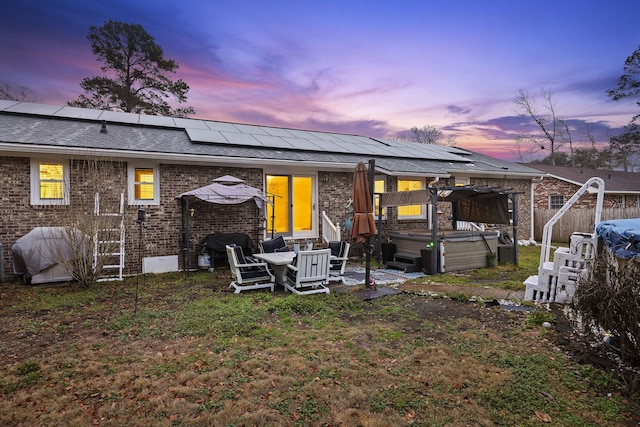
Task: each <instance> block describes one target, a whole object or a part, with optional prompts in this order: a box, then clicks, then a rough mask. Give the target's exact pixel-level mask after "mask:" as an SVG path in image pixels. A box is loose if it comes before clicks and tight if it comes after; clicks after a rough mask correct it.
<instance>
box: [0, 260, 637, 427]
mask: <svg viewBox="0 0 640 427" xmlns="http://www.w3.org/2000/svg"><path fill="white" fill-rule="evenodd" d="M535 265H536V266H537V260H536V262H535ZM509 268H511V270H510V272H509V273H508V274H507V275H506V276H509V277H507V279H508V280H509V281H515V280H516V279H515V275H516V274H527V275H528V274H530V272H529V271H527V270H528V267H527V268H523V267H522V266H521V267H518V268H516V267H513V266H512V267H506V266H499V267H495V268H494V269H489V270H494V273H495V274H501V273H500V272H501V271H502V270H503V269H509ZM533 270H534V271H535V267H534V268H533ZM476 274H479V273H474V274H473V275H472V274H470V273H469V276H468V277H470V278H469V282H468V283H474V282H475V281H479V282H480V281H482V280H485V279H482V278H479V279H475V277H477V276H476ZM483 274H488V273H486V272H485V273H483ZM447 276H449V275H443V276H442V277H440V278H439V279H442V280H446V277H447ZM452 277H454V276H452ZM455 277H460V276H455ZM495 277H496V276H495V275H494V279H492V280H494V281H496V279H495ZM507 279H506V280H507ZM456 280H458V279H456ZM465 280H466V279H465ZM487 280H489V279H487ZM518 280H519V279H518ZM498 281H499V282H501V280H498ZM229 282H230V276H229V272H228V269H224V268H219V269H216V271H215V272H213V273H208V272H197V273H192V274H190V275H189V277H188V278H187V277H185V276H184V275H183V274H163V275H157V276H149V275H147V276H144V277H137V278H136V277H133V278H127V279H126V280H125V281H124V282H106V283H100V284H97V285H94V286H92V287H90V288H88V289H82V288H80V287H78V286H75V285H73V284H72V285H69V286H54V287H37V286H34V287H24V286H22V285H20V284H19V283H18V282H15V283H9V284H2V285H0V356H1V357H2V360H3V362H4V363H3V365H2V368H0V425H7V426H10V425H11V426H21V425H24V426H32V425H47V426H49V425H100V426H124V425H126V426H149V425H154V426H254V425H255V426H405V425H406V426H409V425H411V426H457V425H460V426H469V425H473V426H492V425H509V426H511V425H519V426H534V425H535V426H539V425H541V424H548V425H562V426H604V425H607V426H626V425H635V423H637V422H638V421H639V420H640V419H639V418H637V414H638V400H637V396H636V395H633V394H632V393H630V392H629V390H630V389H631V387H630V385H629V384H626V383H623V382H621V381H620V380H619V379H617V378H616V377H615V376H613V375H612V374H611V373H610V372H607V371H604V370H601V369H598V368H596V367H594V366H592V365H588V364H581V363H578V361H577V359H576V358H574V357H572V355H571V354H569V353H565V352H564V351H563V350H562V347H561V346H559V345H558V338H559V336H558V332H557V331H556V330H555V328H550V329H545V328H543V327H542V326H541V324H542V322H543V321H550V322H552V323H554V322H556V321H558V320H559V319H557V318H556V317H554V314H552V313H551V312H549V311H547V310H545V309H544V307H540V308H538V309H536V310H535V311H532V312H523V311H507V310H504V309H502V308H500V307H495V306H490V305H488V304H484V303H478V302H469V301H467V300H460V299H455V298H446V297H428V296H423V295H419V294H416V293H403V294H399V295H394V296H387V297H383V298H378V299H374V300H370V301H362V300H360V299H359V298H357V296H356V292H355V291H357V290H359V289H358V287H354V289H352V290H347V291H345V292H332V293H331V294H330V295H312V296H302V297H301V296H294V295H290V294H285V293H284V292H282V291H281V290H278V291H277V292H275V293H273V294H272V293H269V292H268V291H252V292H245V293H242V294H240V295H236V294H232V293H231V292H230V290H229V289H228V284H229ZM501 283H502V282H501ZM500 286H502V285H500ZM505 286H512V285H511V284H509V285H505ZM136 288H138V289H139V293H138V295H139V297H138V299H137V304H136Z"/></svg>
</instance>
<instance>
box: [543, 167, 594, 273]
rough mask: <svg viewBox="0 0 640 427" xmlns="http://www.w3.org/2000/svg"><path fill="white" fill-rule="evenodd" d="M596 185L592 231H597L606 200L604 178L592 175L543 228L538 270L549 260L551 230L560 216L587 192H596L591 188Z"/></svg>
mask: <svg viewBox="0 0 640 427" xmlns="http://www.w3.org/2000/svg"><path fill="white" fill-rule="evenodd" d="M594 185H596V186H597V187H598V189H597V192H598V193H597V194H598V196H597V199H596V215H595V222H594V229H593V230H592V231H591V233H595V227H596V226H597V225H598V223H600V220H601V218H602V205H603V201H604V180H602V178H599V177H592V178H589V179H588V180H587V182H585V183H584V184H583V185H582V187H580V189H578V191H576V193H575V194H574V195H573V196H571V198H570V199H569V200H568V201H567V202H566V203H565V204H564V205H563V206H562V207H561V208H560V209H559V210H558V212H556V214H555V215H554V216H552V217H551V219H550V220H549V221H547V223H546V224H545V225H544V228H543V229H542V242H541V246H542V248H541V250H540V265H539V268H538V271H539V272H540V274H542V270H543V267H544V264H545V262H549V255H550V251H551V234H552V233H551V231H552V229H553V226H554V224H555V223H557V222H558V221H559V220H560V218H561V217H562V216H563V215H564V214H565V213H567V211H568V210H569V209H570V208H571V206H573V204H574V203H575V202H576V201H577V200H578V199H579V198H580V197H581V196H582V195H583V194H584V193H586V192H594V191H596V190H591V187H593V186H594Z"/></svg>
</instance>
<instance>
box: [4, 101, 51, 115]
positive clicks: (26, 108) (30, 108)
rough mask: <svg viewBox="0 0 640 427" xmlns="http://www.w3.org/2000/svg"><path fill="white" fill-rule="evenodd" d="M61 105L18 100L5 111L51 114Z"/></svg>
mask: <svg viewBox="0 0 640 427" xmlns="http://www.w3.org/2000/svg"><path fill="white" fill-rule="evenodd" d="M60 108H61V107H60V106H59V105H48V104H35V103H32V102H20V103H18V104H15V105H13V106H11V107H9V108H7V111H11V112H14V113H25V114H38V115H47V116H50V115H53V114H54V113H55V112H56V111H58V110H59V109H60Z"/></svg>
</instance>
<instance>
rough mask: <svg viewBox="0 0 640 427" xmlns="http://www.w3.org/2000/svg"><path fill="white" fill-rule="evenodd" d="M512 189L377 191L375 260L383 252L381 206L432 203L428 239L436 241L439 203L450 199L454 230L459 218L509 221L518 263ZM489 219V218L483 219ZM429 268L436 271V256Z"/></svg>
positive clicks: (457, 187)
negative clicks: (510, 211)
mask: <svg viewBox="0 0 640 427" xmlns="http://www.w3.org/2000/svg"><path fill="white" fill-rule="evenodd" d="M512 190H513V189H511V188H509V189H501V188H498V187H489V186H473V185H465V186H453V187H451V186H449V187H427V188H424V189H422V190H413V191H396V192H390V193H376V194H377V195H378V196H379V200H380V202H379V204H378V236H377V241H378V242H377V243H378V248H377V260H378V261H380V256H381V254H382V238H381V237H382V236H381V234H382V208H383V207H391V206H406V205H417V204H424V205H429V204H430V205H431V222H432V224H429V228H430V229H431V241H432V242H434V243H435V242H437V241H438V203H437V202H450V203H451V204H452V212H453V226H454V229H455V227H456V225H457V222H458V221H470V222H484V223H492V224H508V225H511V227H512V228H513V242H514V244H513V259H514V263H515V265H518V243H517V242H518V205H517V197H516V196H517V195H518V194H523V193H522V192H514V191H512ZM509 200H511V203H512V209H513V215H512V218H509V211H508V201H509ZM486 219H491V221H486ZM431 264H432V265H431V271H437V268H438V257H435V256H434V257H431Z"/></svg>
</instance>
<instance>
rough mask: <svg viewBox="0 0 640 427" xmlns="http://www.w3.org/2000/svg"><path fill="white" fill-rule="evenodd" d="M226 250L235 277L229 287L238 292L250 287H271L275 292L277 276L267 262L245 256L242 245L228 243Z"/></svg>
mask: <svg viewBox="0 0 640 427" xmlns="http://www.w3.org/2000/svg"><path fill="white" fill-rule="evenodd" d="M226 250H227V259H228V260H229V268H230V269H231V277H232V278H233V282H231V284H230V285H229V287H230V288H234V289H235V293H236V294H239V293H240V292H241V291H245V290H249V289H262V288H270V289H271V292H273V289H274V286H275V280H276V278H275V276H274V275H273V274H271V272H270V271H269V269H268V268H267V263H266V262H258V261H257V260H255V259H252V258H250V257H245V256H244V253H243V251H242V248H241V247H240V246H230V245H227V246H226Z"/></svg>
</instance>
